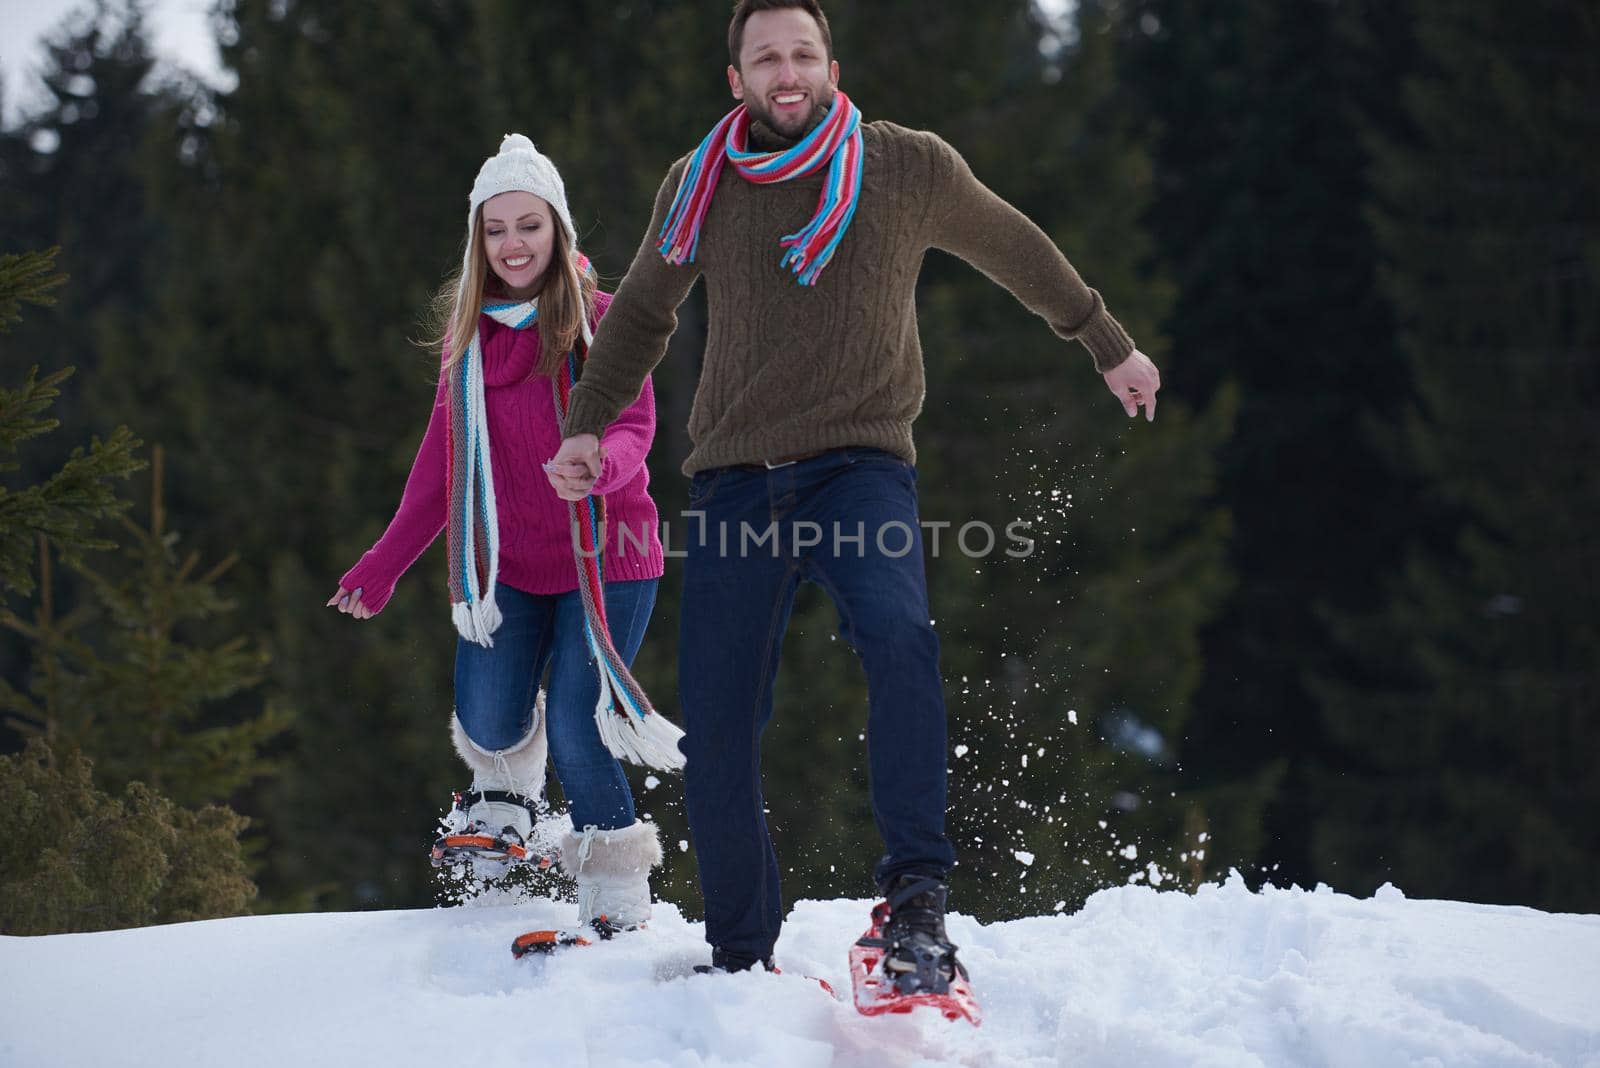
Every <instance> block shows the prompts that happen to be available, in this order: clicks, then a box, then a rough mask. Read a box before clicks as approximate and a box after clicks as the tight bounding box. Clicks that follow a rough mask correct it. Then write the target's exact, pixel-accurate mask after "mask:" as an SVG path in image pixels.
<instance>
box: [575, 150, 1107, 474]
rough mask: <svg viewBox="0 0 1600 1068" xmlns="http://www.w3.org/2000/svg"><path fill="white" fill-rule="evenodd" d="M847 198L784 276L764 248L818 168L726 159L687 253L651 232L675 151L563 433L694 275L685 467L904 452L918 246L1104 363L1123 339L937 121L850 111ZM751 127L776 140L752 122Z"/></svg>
mask: <svg viewBox="0 0 1600 1068" xmlns="http://www.w3.org/2000/svg"><path fill="white" fill-rule="evenodd" d="M861 130H862V137H863V140H864V143H865V148H866V163H865V173H864V176H863V181H862V189H861V196H860V203H859V206H858V208H857V210H856V215H855V218H854V220H853V221H852V223H851V225H850V230H849V232H848V233H847V234H846V236H845V239H844V241H843V242H842V243H841V244H840V245H839V248H838V250H837V252H835V254H834V257H833V261H832V262H831V263H830V264H829V265H828V269H827V270H825V271H823V272H822V274H821V275H820V276H819V277H818V279H817V283H816V285H814V286H799V285H796V284H795V282H794V276H793V274H791V273H790V272H789V271H788V270H786V269H785V268H783V267H782V266H781V265H780V263H779V262H778V257H776V256H774V255H773V251H772V250H773V249H774V248H776V247H777V242H778V239H779V238H780V237H781V236H782V235H784V234H788V233H793V232H795V231H796V230H798V229H799V228H800V227H801V226H803V225H804V224H805V222H806V220H807V219H809V218H810V217H811V216H812V214H813V213H814V212H815V211H816V206H817V196H818V193H819V191H820V189H821V182H822V180H823V179H822V178H821V177H820V176H813V177H810V178H797V179H794V180H792V181H789V182H784V183H781V184H778V185H756V184H753V183H750V182H747V181H745V180H744V179H743V178H741V177H739V175H738V174H737V173H736V172H735V171H734V169H733V168H731V167H730V168H725V169H724V170H723V172H722V175H721V177H720V179H719V180H718V182H717V187H716V192H715V193H714V195H713V199H712V202H711V208H710V211H709V213H708V214H707V216H706V219H705V222H704V224H703V226H702V227H701V231H700V247H699V251H698V252H697V254H696V256H695V261H694V262H693V263H688V264H682V265H673V264H669V263H667V262H666V261H665V260H663V259H662V256H661V254H660V252H658V251H657V249H656V245H657V242H658V240H659V238H658V234H659V231H660V229H661V226H662V223H663V221H664V219H665V218H666V215H667V211H668V209H669V207H670V206H671V203H672V198H673V195H674V193H676V191H677V188H678V182H679V179H680V177H681V176H682V174H683V172H684V169H685V166H686V164H687V159H688V157H685V158H684V159H681V160H679V161H678V162H677V163H675V164H674V165H673V166H672V168H671V170H670V171H669V172H668V174H667V178H666V181H665V182H663V183H662V186H661V190H660V192H659V193H658V194H657V196H656V206H655V216H654V218H653V219H652V221H651V224H650V229H649V230H648V231H647V232H646V234H645V238H644V242H643V243H642V244H641V246H640V248H639V252H638V254H637V255H636V256H635V257H634V261H633V265H632V267H630V268H629V270H628V275H627V277H626V278H625V279H624V280H623V282H622V285H621V287H620V288H619V289H618V290H617V294H616V302H615V304H614V306H613V307H612V309H611V311H610V312H609V314H608V315H607V316H606V318H605V320H604V322H602V323H601V325H600V328H599V330H598V332H597V334H596V337H595V343H594V346H593V348H592V349H591V350H590V353H589V363H588V366H587V367H586V369H585V372H584V377H583V381H582V382H580V383H579V384H578V386H577V388H576V389H574V390H573V392H572V402H571V405H570V407H569V409H568V412H567V420H566V427H565V432H566V433H567V434H568V435H572V434H579V433H591V434H593V433H598V432H599V431H600V430H601V429H602V428H604V427H606V426H608V425H610V424H611V423H612V421H613V420H614V419H615V418H616V417H617V414H618V413H619V412H621V411H622V410H623V408H624V407H625V406H626V405H627V404H628V403H629V402H630V401H631V400H632V399H633V398H634V397H635V396H636V395H637V393H638V391H639V388H640V383H641V382H643V381H644V380H645V378H646V376H647V375H648V374H649V372H650V371H651V369H652V368H654V367H655V365H656V364H657V363H658V362H660V360H661V358H662V356H663V355H664V354H665V353H666V347H667V340H668V339H669V338H670V337H671V335H672V331H673V330H674V328H675V327H676V326H677V308H678V305H679V304H681V303H682V302H683V300H684V298H685V297H686V296H688V293H689V289H690V288H691V287H692V286H693V285H694V281H695V279H696V278H698V277H701V276H702V275H703V277H704V278H705V280H706V294H707V304H708V307H709V320H710V321H709V323H708V331H707V337H706V351H705V361H704V364H703V367H702V369H701V372H700V384H699V388H698V390H697V392H696V394H695V398H694V407H693V409H692V411H691V413H690V417H689V436H690V439H691V440H692V441H693V443H694V449H693V451H691V452H690V454H689V457H688V459H687V460H686V461H685V463H684V466H683V470H684V473H685V474H690V475H692V474H694V473H695V472H696V471H700V470H703V469H706V468H712V467H722V466H725V465H727V464H739V463H759V462H760V461H762V460H776V459H781V458H783V457H786V456H795V455H799V454H803V453H811V452H816V451H820V450H822V449H830V448H837V447H840V446H846V445H862V446H875V447H877V448H882V449H887V450H889V451H891V452H894V453H896V454H898V455H900V456H902V457H904V458H905V459H906V460H908V461H912V462H915V460H916V450H915V448H914V446H913V443H912V437H911V426H912V423H913V422H914V421H915V419H916V417H917V415H918V414H919V413H920V412H921V410H922V399H923V392H924V378H923V367H922V346H921V342H920V341H919V340H918V337H917V313H916V285H917V275H918V273H919V272H920V270H921V267H922V260H923V256H924V255H925V254H926V252H927V250H928V249H930V248H939V249H944V250H946V251H948V252H950V253H952V254H954V255H956V256H959V257H961V258H962V259H964V260H966V261H967V262H969V263H971V264H972V265H973V266H975V267H977V268H978V269H980V270H982V271H983V272H984V273H985V274H986V275H988V276H989V277H990V278H992V279H994V280H995V281H996V282H998V283H1000V284H1001V285H1003V286H1005V287H1006V288H1007V289H1008V290H1010V291H1011V293H1012V294H1014V295H1015V296H1016V297H1017V299H1018V300H1019V301H1021V302H1022V303H1023V305H1024V306H1026V307H1027V308H1028V309H1029V310H1030V311H1033V312H1034V313H1035V314H1037V315H1039V316H1040V317H1041V318H1043V319H1044V320H1045V321H1046V322H1047V323H1049V324H1050V327H1051V329H1053V330H1054V331H1055V332H1056V333H1057V334H1058V335H1060V336H1061V337H1063V338H1068V339H1076V340H1079V341H1081V342H1082V343H1083V344H1084V345H1085V346H1086V347H1087V348H1088V349H1089V350H1090V352H1091V354H1092V355H1093V356H1094V359H1095V366H1096V367H1097V368H1098V369H1099V370H1101V371H1105V370H1109V369H1110V368H1112V367H1115V366H1116V365H1117V364H1119V363H1121V362H1122V361H1123V360H1124V359H1126V358H1127V356H1128V354H1129V353H1130V352H1132V351H1133V342H1132V340H1130V339H1129V337H1128V335H1127V333H1126V332H1125V331H1123V329H1122V327H1121V326H1120V325H1118V324H1117V321H1116V320H1115V319H1113V318H1112V317H1111V315H1110V314H1109V313H1108V312H1107V311H1106V309H1105V305H1104V303H1103V302H1102V301H1101V299H1100V295H1099V294H1098V293H1096V292H1095V291H1094V290H1093V289H1090V288H1089V287H1088V286H1086V285H1085V284H1084V283H1083V280H1082V279H1081V278H1079V277H1078V273H1077V272H1076V271H1075V270H1073V268H1072V265H1071V264H1069V263H1068V262H1067V260H1066V258H1065V257H1064V256H1062V254H1061V252H1060V250H1059V249H1057V248H1056V247H1055V245H1054V244H1053V243H1052V242H1051V241H1050V239H1049V238H1048V237H1047V236H1045V234H1044V232H1043V231H1042V230H1040V229H1039V228H1038V227H1037V226H1035V225H1034V224H1033V223H1032V222H1031V221H1029V219H1028V218H1027V217H1026V216H1024V215H1023V214H1022V213H1021V212H1019V211H1017V210H1016V209H1015V208H1013V207H1012V206H1011V205H1009V204H1007V203H1006V202H1005V201H1004V200H1001V199H1000V198H999V197H998V196H996V195H995V194H994V193H993V192H992V191H990V190H989V189H988V188H987V187H985V186H984V185H983V184H982V183H981V182H979V181H978V180H977V178H975V177H974V176H973V174H972V171H971V169H970V168H969V167H968V166H967V163H966V161H965V160H964V159H962V158H961V156H960V154H959V153H957V152H956V151H955V149H953V148H951V147H950V145H948V144H946V143H945V142H944V141H943V140H942V139H940V138H939V137H938V136H936V135H934V134H931V133H925V132H921V131H916V130H908V129H906V128H904V127H901V126H896V125H894V124H893V123H887V122H875V123H868V124H865V125H863V126H862V128H861ZM751 138H752V142H753V143H756V144H759V145H760V147H762V148H766V149H771V148H777V147H787V146H788V145H789V144H791V143H792V142H789V141H786V140H784V139H781V138H778V137H776V136H775V135H773V134H772V133H771V131H770V130H765V129H764V128H762V127H761V126H760V124H759V123H757V124H753V125H752V127H751Z"/></svg>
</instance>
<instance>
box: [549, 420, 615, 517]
mask: <svg viewBox="0 0 1600 1068" xmlns="http://www.w3.org/2000/svg"><path fill="white" fill-rule="evenodd" d="M605 458H606V450H605V448H604V447H603V446H602V445H601V444H600V439H599V438H597V437H595V436H594V435H593V434H579V435H578V436H577V437H572V438H567V439H566V440H565V441H563V442H562V443H561V449H560V450H559V451H558V452H557V453H556V454H555V456H554V457H552V458H551V459H550V461H549V462H548V463H546V464H545V465H544V473H545V477H547V478H548V479H549V480H550V485H551V486H553V487H555V491H556V496H558V497H560V498H561V499H562V500H564V501H581V500H583V499H584V498H585V497H587V496H588V495H589V491H590V490H592V489H594V483H595V479H597V478H599V477H600V468H601V464H603V463H604V462H605Z"/></svg>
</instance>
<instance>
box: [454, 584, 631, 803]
mask: <svg viewBox="0 0 1600 1068" xmlns="http://www.w3.org/2000/svg"><path fill="white" fill-rule="evenodd" d="M657 581H658V580H656V579H642V580H638V581H631V582H608V583H606V585H605V600H606V623H607V624H608V625H609V626H610V628H611V641H612V643H613V644H615V645H616V647H617V652H618V653H620V654H622V659H623V660H624V661H626V662H627V663H628V664H630V665H631V664H632V663H633V658H634V656H635V655H636V654H637V653H638V652H639V645H640V643H642V642H643V641H644V631H645V627H646V625H647V624H648V623H649V622H650V612H651V610H652V609H653V608H654V607H655V603H656V584H657ZM495 603H496V604H497V605H499V607H500V614H501V623H500V626H499V628H498V629H497V630H496V631H495V632H494V647H493V648H490V649H485V648H484V647H483V646H481V645H479V644H478V643H476V642H471V641H468V640H467V639H465V638H460V639H458V640H457V642H456V716H457V718H459V719H460V720H461V726H462V728H463V729H464V730H466V732H467V737H468V738H471V739H472V740H473V741H474V742H476V743H477V744H478V745H480V746H482V747H483V748H485V749H491V750H492V749H509V748H510V747H512V746H514V745H516V744H517V743H518V742H520V741H521V740H522V739H523V738H524V737H526V736H527V734H528V729H529V728H530V727H531V726H532V725H533V705H534V700H535V698H536V697H537V696H538V693H539V680H540V679H542V678H543V677H544V673H545V669H546V668H547V667H548V668H549V669H550V681H549V684H548V685H547V686H546V687H545V737H546V739H547V740H548V741H549V743H550V758H551V760H552V761H554V763H555V766H556V777H557V778H558V779H560V780H561V791H562V793H564V794H565V795H566V797H567V805H568V807H569V808H570V809H571V815H572V825H573V827H574V828H575V829H579V830H581V829H582V828H584V827H587V826H588V825H589V824H591V823H592V824H594V825H595V826H596V827H599V828H601V829H602V830H615V829H617V828H619V827H629V826H632V824H633V820H634V811H633V792H632V791H631V790H629V788H628V780H627V777H626V776H624V775H623V773H622V765H621V764H619V763H618V762H617V758H616V757H614V756H612V755H611V752H610V750H608V749H606V747H605V744H604V743H603V742H601V741H600V729H599V728H598V727H596V726H595V722H594V706H595V702H596V701H598V700H599V699H600V676H599V675H598V674H597V673H596V671H595V666H594V661H592V660H591V659H590V658H589V645H588V642H587V641H586V640H585V638H584V621H583V601H582V598H581V596H580V595H579V593H578V591H577V590H573V591H572V592H571V593H562V594H555V595H540V594H532V593H523V592H522V591H521V590H514V589H512V588H511V587H509V586H506V585H504V584H502V585H501V586H500V587H499V588H498V589H497V590H496V591H495Z"/></svg>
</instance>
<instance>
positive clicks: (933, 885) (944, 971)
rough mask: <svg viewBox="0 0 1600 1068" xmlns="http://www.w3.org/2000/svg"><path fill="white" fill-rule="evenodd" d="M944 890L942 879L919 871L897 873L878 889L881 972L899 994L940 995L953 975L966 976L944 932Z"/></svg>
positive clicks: (948, 984) (945, 893)
mask: <svg viewBox="0 0 1600 1068" xmlns="http://www.w3.org/2000/svg"><path fill="white" fill-rule="evenodd" d="M949 892H950V888H949V887H948V886H947V885H945V883H944V881H943V880H941V879H936V878H931V877H928V876H922V875H899V876H896V877H895V878H893V879H891V880H889V882H888V883H887V884H885V886H884V887H883V896H884V900H885V902H886V903H887V904H888V906H889V914H888V917H887V918H886V919H885V921H884V924H883V931H882V934H883V941H884V942H885V943H886V946H885V949H884V956H883V970H884V973H885V974H886V975H887V976H888V977H889V978H890V979H891V980H892V981H893V982H894V985H895V989H896V990H897V991H898V992H899V993H901V994H916V993H931V994H943V993H946V992H948V991H949V989H950V980H952V979H954V978H955V977H956V976H957V975H958V974H959V975H960V976H962V977H963V978H965V977H966V974H967V971H966V969H965V968H963V967H962V966H961V963H960V962H959V961H957V960H956V947H955V946H954V945H952V944H951V943H950V938H949V936H947V935H946V934H945V931H944V904H945V898H946V896H947V895H948V894H949Z"/></svg>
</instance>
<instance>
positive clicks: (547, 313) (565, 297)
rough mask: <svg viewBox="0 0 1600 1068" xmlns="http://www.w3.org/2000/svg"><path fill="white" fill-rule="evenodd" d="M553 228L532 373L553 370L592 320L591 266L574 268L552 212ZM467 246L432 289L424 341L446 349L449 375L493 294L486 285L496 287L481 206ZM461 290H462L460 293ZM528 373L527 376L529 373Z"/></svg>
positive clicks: (565, 237)
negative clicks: (456, 266) (455, 266)
mask: <svg viewBox="0 0 1600 1068" xmlns="http://www.w3.org/2000/svg"><path fill="white" fill-rule="evenodd" d="M551 215H552V216H553V218H552V219H551V225H552V226H554V227H555V233H554V234H553V235H551V236H552V240H551V242H550V253H551V255H550V266H549V267H547V268H545V272H544V280H543V284H542V285H541V286H540V288H539V347H540V353H539V362H538V364H536V365H535V366H534V368H533V372H532V373H533V375H553V374H554V373H555V371H556V369H557V368H558V367H560V366H561V364H562V361H564V360H565V359H566V358H567V353H568V352H569V351H571V349H572V347H573V346H574V345H576V344H577V343H578V336H579V334H580V333H581V332H582V329H583V322H584V320H585V319H587V320H589V321H590V322H593V321H594V294H595V280H594V275H593V273H592V272H589V271H581V270H579V269H578V263H577V258H576V257H575V256H574V255H573V252H572V244H571V241H572V235H571V234H568V233H567V232H566V227H565V226H563V225H562V222H561V220H560V218H559V217H554V216H555V213H554V212H552V213H551ZM467 244H468V247H469V249H470V252H469V254H468V255H467V256H465V257H464V259H463V266H462V267H461V269H460V270H457V271H455V272H454V273H452V274H451V276H450V277H449V278H447V279H445V282H444V285H442V286H440V287H439V292H438V293H436V294H435V295H434V298H433V302H432V313H431V315H430V316H429V318H430V320H431V321H432V323H433V331H432V333H431V335H430V336H429V337H428V338H427V339H426V340H425V341H424V342H423V345H424V346H425V347H427V348H429V349H443V350H445V351H448V352H449V354H450V355H449V357H448V358H447V359H446V360H445V363H444V368H443V370H442V371H441V372H440V373H441V374H445V375H449V374H452V373H453V372H454V371H455V367H456V364H457V363H459V362H460V361H461V354H462V353H463V352H465V351H466V348H467V346H468V345H470V344H471V343H472V335H473V333H474V332H476V331H477V329H478V316H479V315H480V314H482V311H483V307H482V306H483V301H484V299H485V298H486V297H489V296H492V295H494V294H493V293H492V292H491V291H490V286H491V285H493V286H494V287H495V288H499V287H500V279H499V278H498V277H497V276H495V275H494V273H493V272H491V271H490V270H489V256H488V253H487V252H485V251H484V247H483V208H482V206H481V205H480V206H479V208H478V210H477V212H475V213H474V214H473V217H472V229H471V230H470V232H469V233H468V235H467ZM462 294H465V298H464V299H460V298H462ZM530 377H531V376H530Z"/></svg>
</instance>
